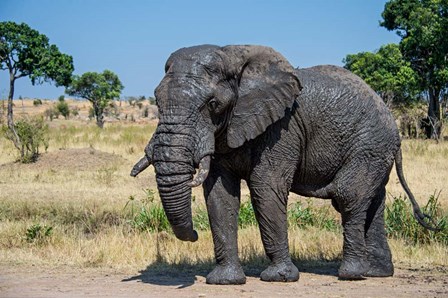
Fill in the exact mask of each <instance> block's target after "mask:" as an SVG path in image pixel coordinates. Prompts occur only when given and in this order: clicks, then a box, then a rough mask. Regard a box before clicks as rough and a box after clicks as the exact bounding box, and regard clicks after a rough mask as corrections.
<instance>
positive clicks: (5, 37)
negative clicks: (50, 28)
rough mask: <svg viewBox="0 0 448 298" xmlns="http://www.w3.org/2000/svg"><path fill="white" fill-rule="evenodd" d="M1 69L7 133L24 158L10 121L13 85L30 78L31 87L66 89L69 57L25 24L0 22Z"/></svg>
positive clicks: (11, 119) (68, 78) (16, 134)
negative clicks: (6, 88) (48, 85)
mask: <svg viewBox="0 0 448 298" xmlns="http://www.w3.org/2000/svg"><path fill="white" fill-rule="evenodd" d="M0 69H1V70H8V71H9V94H8V108H7V111H8V112H7V114H8V116H7V118H8V121H7V122H8V129H9V131H10V135H11V140H12V142H13V143H14V146H15V147H16V148H17V149H18V150H19V151H20V152H21V159H22V158H23V157H24V156H23V155H24V150H23V148H24V146H23V144H22V140H21V139H20V136H19V134H18V133H17V131H16V127H15V125H14V117H13V98H14V84H15V82H16V80H17V79H20V78H22V77H29V78H30V79H31V83H32V84H33V85H35V84H42V83H44V82H55V84H56V86H67V85H69V83H70V79H71V75H72V72H73V70H74V68H73V59H72V57H71V56H69V55H66V54H62V53H61V52H60V51H59V49H58V47H57V46H55V45H53V44H50V43H49V40H48V37H46V36H45V35H43V34H40V33H39V32H38V31H36V30H34V29H32V28H31V27H29V26H28V25H27V24H25V23H21V24H17V23H14V22H0Z"/></svg>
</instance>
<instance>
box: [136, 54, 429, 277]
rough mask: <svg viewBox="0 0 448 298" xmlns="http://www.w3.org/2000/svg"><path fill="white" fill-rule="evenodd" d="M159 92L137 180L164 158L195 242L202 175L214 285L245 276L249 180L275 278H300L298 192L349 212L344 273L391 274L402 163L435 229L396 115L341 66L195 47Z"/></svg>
mask: <svg viewBox="0 0 448 298" xmlns="http://www.w3.org/2000/svg"><path fill="white" fill-rule="evenodd" d="M155 96H156V100H157V106H158V108H159V116H160V121H159V124H158V126H157V129H156V131H155V133H154V134H153V136H152V139H151V140H150V141H149V143H148V145H147V147H146V149H145V156H144V157H143V158H142V159H141V160H140V161H139V162H137V164H136V165H135V167H134V169H133V170H132V173H131V175H132V176H136V175H138V173H140V172H141V171H143V170H144V169H145V168H147V167H148V166H149V165H150V164H152V165H154V168H155V172H156V181H157V187H158V190H159V193H160V197H161V199H162V204H163V206H164V210H165V212H166V215H167V217H168V220H169V222H170V224H171V226H172V228H173V231H174V233H175V235H176V236H177V237H178V238H179V239H181V240H186V241H196V240H197V238H198V236H197V233H196V232H195V231H194V229H193V222H192V216H191V187H192V186H197V185H200V184H201V183H202V182H203V188H204V196H205V200H206V204H207V210H208V214H209V219H210V226H211V231H212V234H213V241H214V250H215V257H216V267H215V269H214V270H213V271H212V272H211V273H209V274H208V276H207V283H211V284H241V283H245V281H246V277H245V275H244V272H243V270H242V267H241V265H240V262H239V259H238V245H237V227H238V223H237V220H238V211H239V207H240V182H241V180H242V179H243V180H245V181H246V182H247V185H248V187H249V189H250V195H251V198H252V204H253V207H254V210H255V215H256V218H257V221H258V223H259V226H260V232H261V238H262V242H263V245H264V248H265V252H266V254H267V256H268V257H269V259H270V260H271V265H270V266H269V267H268V268H267V269H266V270H264V271H263V272H262V273H261V279H262V280H265V281H296V280H298V279H299V271H298V270H297V268H296V266H295V265H294V264H293V263H292V262H291V258H290V253H289V248H288V235H287V217H286V214H287V212H286V208H287V200H288V193H289V192H290V191H291V192H294V193H297V194H299V195H303V196H312V197H318V198H323V199H330V200H331V201H332V204H333V206H334V207H335V208H336V209H337V210H338V211H339V212H340V213H341V216H342V224H343V229H344V244H343V259H342V263H341V266H340V269H339V277H340V278H341V279H362V278H365V277H369V276H376V277H380V276H391V275H392V274H393V265H392V261H391V253H390V249H389V246H388V243H387V240H386V232H385V228H384V201H385V192H386V190H385V185H386V183H387V181H388V179H389V174H390V171H391V169H392V166H393V164H394V162H395V164H396V168H397V172H398V176H399V178H400V182H401V183H402V185H403V186H404V188H405V190H406V192H407V194H408V196H409V197H410V199H411V202H412V204H413V207H414V212H415V216H416V218H417V220H418V221H419V222H420V223H421V224H423V225H425V226H427V227H428V225H427V224H426V223H425V221H424V217H425V215H423V214H422V213H421V211H420V209H419V207H418V205H417V203H416V201H415V199H414V197H413V196H412V194H411V193H410V191H409V188H408V187H407V185H406V182H405V180H404V179H403V171H402V162H401V150H400V138H399V135H398V130H397V127H396V125H395V122H394V119H393V117H392V115H391V113H390V112H389V110H388V109H387V108H386V106H385V105H384V103H383V101H382V100H381V98H379V97H378V95H377V94H376V93H375V92H374V91H373V90H371V89H370V88H369V87H368V86H367V85H366V84H365V83H364V82H363V81H362V80H361V79H360V78H358V77H357V76H355V75H353V74H352V73H350V72H349V71H347V70H345V69H343V68H339V67H336V66H316V67H312V68H307V69H294V68H293V67H292V66H291V65H290V64H289V62H288V61H287V60H286V59H285V58H284V57H283V56H282V55H280V54H279V53H277V52H276V51H274V50H273V49H271V48H268V47H262V46H248V45H246V46H226V47H218V46H213V45H202V46H195V47H189V48H182V49H180V50H178V51H176V52H174V53H173V54H172V55H171V56H170V57H169V59H168V61H167V62H166V65H165V76H164V78H163V79H162V81H161V82H160V84H159V86H158V87H157V88H156V90H155ZM196 168H199V169H198V171H197V172H198V174H197V175H196V176H194V173H195V169H196Z"/></svg>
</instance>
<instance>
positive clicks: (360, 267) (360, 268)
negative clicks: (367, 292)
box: [339, 259, 369, 280]
mask: <svg viewBox="0 0 448 298" xmlns="http://www.w3.org/2000/svg"><path fill="white" fill-rule="evenodd" d="M368 270H369V265H368V263H367V262H366V261H364V260H363V259H351V260H348V261H347V260H342V264H341V267H340V268H339V279H341V280H361V279H365V276H366V273H367V271H368Z"/></svg>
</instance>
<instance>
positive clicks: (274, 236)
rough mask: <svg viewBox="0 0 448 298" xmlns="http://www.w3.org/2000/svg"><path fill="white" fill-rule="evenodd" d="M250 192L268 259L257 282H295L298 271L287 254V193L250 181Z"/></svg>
mask: <svg viewBox="0 0 448 298" xmlns="http://www.w3.org/2000/svg"><path fill="white" fill-rule="evenodd" d="M250 191H251V197H252V203H253V205H254V209H255V215H256V217H257V220H258V223H259V225H260V233H261V239H262V241H263V246H264V249H265V252H266V255H267V256H268V257H269V259H270V260H271V265H270V266H269V267H268V268H267V269H266V270H264V271H263V272H262V273H261V275H260V278H261V280H263V281H282V282H292V281H297V280H298V279H299V270H298V269H297V267H296V266H295V265H294V264H293V263H292V261H291V257H290V254H289V245H288V223H287V212H286V211H287V191H286V190H281V189H279V187H278V186H273V187H271V186H269V185H265V184H262V183H253V182H251V186H250Z"/></svg>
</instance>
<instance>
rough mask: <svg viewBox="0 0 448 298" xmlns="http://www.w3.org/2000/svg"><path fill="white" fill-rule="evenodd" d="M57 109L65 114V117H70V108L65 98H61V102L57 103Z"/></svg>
mask: <svg viewBox="0 0 448 298" xmlns="http://www.w3.org/2000/svg"><path fill="white" fill-rule="evenodd" d="M56 110H58V112H59V113H60V114H61V115H62V116H64V118H65V119H68V117H69V116H70V108H69V106H68V104H67V102H66V101H65V100H64V99H62V100H59V102H58V103H57V104H56Z"/></svg>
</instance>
